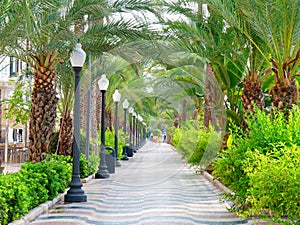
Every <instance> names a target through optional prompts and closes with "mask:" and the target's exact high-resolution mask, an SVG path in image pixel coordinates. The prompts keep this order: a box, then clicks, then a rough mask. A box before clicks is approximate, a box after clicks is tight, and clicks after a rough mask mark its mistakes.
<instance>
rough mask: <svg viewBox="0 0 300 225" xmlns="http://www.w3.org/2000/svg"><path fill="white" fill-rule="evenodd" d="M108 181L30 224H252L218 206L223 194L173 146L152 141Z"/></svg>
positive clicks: (91, 184)
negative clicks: (85, 196) (197, 172)
mask: <svg viewBox="0 0 300 225" xmlns="http://www.w3.org/2000/svg"><path fill="white" fill-rule="evenodd" d="M121 163H122V167H119V168H117V171H116V174H113V175H111V176H110V178H108V179H97V180H95V179H93V180H92V181H90V182H88V183H87V184H85V185H84V187H83V188H84V191H85V193H86V194H87V197H88V201H87V202H85V203H68V204H65V203H61V204H59V205H56V207H55V208H54V209H53V210H51V211H50V212H49V214H45V215H41V216H40V217H39V218H37V219H36V220H35V221H33V222H32V223H31V225H41V224H43V225H45V224H48V225H53V224H60V225H67V224H68V225H71V224H72V225H79V224H86V225H89V224H95V225H97V224H99V225H106V224H116V225H119V224H120V225H121V224H142V225H146V224H147V225H150V224H159V225H160V224H164V225H166V224H169V225H179V224H180V225H187V224H228V225H233V224H247V221H245V220H242V219H241V218H238V217H236V216H235V215H234V214H232V213H230V212H228V211H227V210H226V207H227V205H226V203H220V202H219V194H220V192H219V190H217V189H216V188H215V187H214V186H213V185H212V184H211V183H210V182H209V181H207V180H206V179H205V178H203V177H202V176H201V175H199V174H195V173H194V172H193V171H192V170H191V169H190V168H189V167H188V165H186V164H185V163H184V162H183V161H182V160H181V159H180V156H179V155H178V154H177V153H176V152H175V151H174V150H173V149H172V148H171V147H170V146H169V145H168V144H154V143H152V142H148V143H147V144H146V145H145V146H144V147H143V148H141V149H140V150H139V151H138V153H137V154H135V155H134V157H133V158H130V160H129V161H122V162H121Z"/></svg>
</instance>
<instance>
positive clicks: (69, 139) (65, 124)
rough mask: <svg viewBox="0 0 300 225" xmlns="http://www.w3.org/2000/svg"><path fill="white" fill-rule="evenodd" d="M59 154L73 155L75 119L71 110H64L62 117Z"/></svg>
mask: <svg viewBox="0 0 300 225" xmlns="http://www.w3.org/2000/svg"><path fill="white" fill-rule="evenodd" d="M60 129H61V131H60V135H59V137H58V140H59V155H64V156H67V155H71V154H72V143H73V121H72V117H71V115H70V113H69V112H63V117H62V118H61V119H60Z"/></svg>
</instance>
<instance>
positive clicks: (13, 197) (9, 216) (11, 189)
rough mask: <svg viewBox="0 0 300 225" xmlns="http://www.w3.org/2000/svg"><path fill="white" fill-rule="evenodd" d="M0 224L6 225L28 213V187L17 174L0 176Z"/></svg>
mask: <svg viewBox="0 0 300 225" xmlns="http://www.w3.org/2000/svg"><path fill="white" fill-rule="evenodd" d="M0 183H1V185H0V199H1V202H0V222H1V224H8V223H9V222H11V221H13V220H15V219H18V218H19V217H21V216H23V215H25V214H26V213H27V212H28V211H29V205H30V198H31V197H30V195H29V193H30V192H29V188H30V187H29V186H27V185H26V183H25V182H24V181H22V179H21V177H20V176H19V173H15V174H7V175H1V176H0Z"/></svg>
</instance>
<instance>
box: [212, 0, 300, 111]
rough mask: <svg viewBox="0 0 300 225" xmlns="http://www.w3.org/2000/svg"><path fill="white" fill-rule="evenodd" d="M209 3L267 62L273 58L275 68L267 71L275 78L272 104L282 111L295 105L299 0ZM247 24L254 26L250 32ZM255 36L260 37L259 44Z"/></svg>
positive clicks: (299, 55)
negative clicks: (246, 27) (238, 12)
mask: <svg viewBox="0 0 300 225" xmlns="http://www.w3.org/2000/svg"><path fill="white" fill-rule="evenodd" d="M209 2H210V3H211V4H212V5H213V7H214V8H215V9H218V11H219V12H220V13H221V14H222V15H223V17H224V19H225V20H226V21H227V22H228V23H229V24H230V26H233V27H235V28H236V29H238V30H239V31H240V32H241V33H243V34H244V35H245V36H246V37H247V39H248V40H249V42H251V44H252V45H253V46H254V47H255V48H256V49H257V51H259V52H260V54H262V55H263V57H264V58H265V59H266V60H269V59H270V58H272V60H271V61H272V67H271V68H270V69H269V70H268V71H267V73H269V72H272V73H273V75H274V86H273V87H272V88H271V89H270V91H269V93H270V95H271V97H272V105H273V106H274V107H276V108H278V109H281V110H283V109H284V108H291V107H292V105H293V104H296V102H297V100H298V98H299V94H298V87H297V83H296V78H295V77H296V76H297V74H296V73H297V70H298V66H299V59H300V37H299V35H300V34H299V32H298V31H299V27H300V13H299V10H297V8H298V6H299V0H287V1H273V0H266V1H260V0H255V1H250V0H246V1H244V0H243V1H242V0H235V1H229V0H228V1H222V0H209ZM233 9H239V10H240V11H241V13H240V14H239V15H243V18H242V19H241V18H239V17H237V13H236V11H233ZM244 23H247V24H248V25H249V26H251V29H245V26H244ZM253 37H259V39H260V42H257V39H256V38H253Z"/></svg>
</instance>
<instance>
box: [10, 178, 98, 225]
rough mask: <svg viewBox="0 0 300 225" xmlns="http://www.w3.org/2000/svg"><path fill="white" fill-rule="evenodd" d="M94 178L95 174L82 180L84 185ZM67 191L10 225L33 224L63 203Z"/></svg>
mask: <svg viewBox="0 0 300 225" xmlns="http://www.w3.org/2000/svg"><path fill="white" fill-rule="evenodd" d="M94 176H95V174H92V175H91V176H89V177H86V178H83V179H80V180H81V182H82V183H88V182H90V181H91V180H92V179H93V178H94ZM67 191H68V189H67V190H66V191H65V192H64V193H61V194H59V195H58V196H57V197H56V198H54V199H53V200H49V201H46V202H44V203H42V204H40V205H38V206H37V207H35V208H33V209H31V210H29V212H28V213H27V214H26V215H25V216H23V217H21V218H20V219H17V220H14V221H12V222H11V223H9V224H8V225H26V224H28V223H30V222H32V221H33V220H35V219H36V218H37V217H39V216H40V215H42V214H44V213H48V212H49V210H50V209H51V208H52V207H53V206H54V205H55V204H57V203H59V202H62V201H63V200H64V196H65V194H66V193H67Z"/></svg>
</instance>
